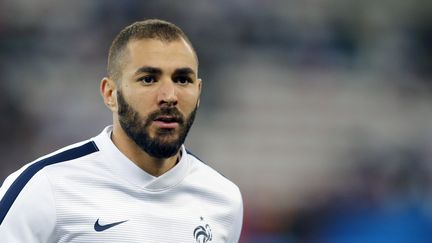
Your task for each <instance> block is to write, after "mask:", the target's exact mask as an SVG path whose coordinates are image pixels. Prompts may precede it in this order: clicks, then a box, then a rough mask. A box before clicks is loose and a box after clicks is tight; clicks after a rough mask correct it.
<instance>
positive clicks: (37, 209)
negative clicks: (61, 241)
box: [0, 168, 56, 243]
mask: <svg viewBox="0 0 432 243" xmlns="http://www.w3.org/2000/svg"><path fill="white" fill-rule="evenodd" d="M24 171H25V168H22V169H21V170H19V171H17V172H15V173H13V174H11V175H10V176H9V177H8V178H6V180H5V182H4V183H3V185H2V186H1V188H0V239H1V241H2V242H17V243H18V242H32V243H33V242H34V243H47V242H50V241H49V239H50V237H51V235H52V232H53V231H54V227H55V220H56V218H55V217H56V216H55V204H54V196H53V194H52V189H51V185H50V183H49V181H48V178H47V176H46V174H45V171H44V170H40V171H39V172H38V173H36V174H35V175H33V176H32V177H31V178H25V173H24Z"/></svg>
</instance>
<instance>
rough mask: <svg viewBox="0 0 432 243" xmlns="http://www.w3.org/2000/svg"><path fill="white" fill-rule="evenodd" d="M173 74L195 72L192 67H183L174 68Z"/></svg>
mask: <svg viewBox="0 0 432 243" xmlns="http://www.w3.org/2000/svg"><path fill="white" fill-rule="evenodd" d="M174 75H195V72H194V70H192V68H188V67H184V68H178V69H176V70H175V71H174Z"/></svg>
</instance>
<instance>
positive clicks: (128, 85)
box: [100, 39, 202, 176]
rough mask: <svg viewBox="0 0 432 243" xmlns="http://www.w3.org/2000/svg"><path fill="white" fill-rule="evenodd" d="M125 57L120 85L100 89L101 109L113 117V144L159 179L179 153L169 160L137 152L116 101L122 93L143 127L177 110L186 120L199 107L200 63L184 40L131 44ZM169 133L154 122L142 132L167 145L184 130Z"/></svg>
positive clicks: (103, 83)
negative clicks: (157, 115) (159, 115)
mask: <svg viewBox="0 0 432 243" xmlns="http://www.w3.org/2000/svg"><path fill="white" fill-rule="evenodd" d="M125 51H126V55H124V56H123V57H122V60H121V61H122V62H123V65H122V75H121V80H120V81H119V82H115V81H114V80H112V79H110V78H109V77H105V78H103V79H102V81H101V85H100V91H101V94H102V97H103V99H104V103H105V104H106V106H107V107H108V108H109V109H110V110H111V111H112V113H113V134H112V140H113V142H114V144H115V145H116V146H117V147H118V148H119V150H120V151H121V152H122V153H124V154H125V155H126V156H127V157H128V158H129V159H130V160H131V161H133V162H134V163H135V164H136V165H138V166H139V167H140V168H141V169H143V170H144V171H146V172H147V173H149V174H151V175H153V176H160V175H162V174H164V173H165V172H167V171H168V170H170V169H171V168H172V167H174V166H175V163H176V161H177V159H178V158H179V151H177V152H176V153H175V154H174V155H172V156H169V157H166V158H158V157H154V156H152V155H150V154H148V153H147V152H145V151H144V150H143V149H142V148H141V147H140V146H138V145H137V143H135V142H134V141H133V139H131V138H130V137H129V136H128V135H127V133H126V132H125V130H124V129H123V128H122V126H121V124H120V121H119V118H121V116H119V113H118V111H119V103H118V97H117V96H118V94H119V92H120V93H121V95H122V98H123V100H124V101H125V102H126V103H127V104H128V106H129V107H130V108H131V109H133V110H134V111H135V112H136V114H137V115H138V121H141V122H140V123H141V124H142V125H143V126H144V124H146V123H148V122H149V121H148V118H149V115H151V114H154V113H158V112H161V111H162V110H164V109H170V108H175V109H176V110H178V111H179V113H180V114H181V115H182V116H183V118H185V119H186V118H188V117H190V115H191V114H192V113H193V111H194V110H195V109H196V108H197V107H198V106H199V97H200V94H201V84H202V82H201V79H199V78H198V76H197V75H198V62H197V59H196V56H195V53H194V51H193V50H192V48H191V47H190V46H189V45H188V44H187V43H186V42H185V41H184V40H183V39H179V40H176V41H172V42H163V41H160V40H157V39H141V40H131V41H129V43H128V45H127V46H126V50H125ZM185 70H186V71H187V72H184V71H185ZM153 71H156V72H153ZM182 71H183V72H182ZM185 123H186V121H185ZM165 125H166V124H165ZM173 127H174V128H169V129H167V128H166V127H163V124H162V125H161V124H160V123H158V122H155V121H153V122H150V123H149V124H147V129H146V130H147V132H148V136H149V137H150V138H152V139H158V141H161V142H162V143H171V142H173V141H174V140H176V139H179V136H180V131H181V127H182V126H181V125H180V124H178V125H175V124H174V126H173Z"/></svg>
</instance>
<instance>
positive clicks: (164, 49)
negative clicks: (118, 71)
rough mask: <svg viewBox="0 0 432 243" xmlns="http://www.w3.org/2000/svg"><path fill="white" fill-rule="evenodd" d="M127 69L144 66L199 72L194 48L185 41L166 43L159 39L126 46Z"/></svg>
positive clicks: (143, 40)
mask: <svg viewBox="0 0 432 243" xmlns="http://www.w3.org/2000/svg"><path fill="white" fill-rule="evenodd" d="M126 51H127V56H128V58H127V61H126V62H127V63H126V65H125V67H126V69H131V68H132V69H136V68H140V67H143V66H151V67H158V68H162V69H165V68H174V69H175V68H182V67H189V68H191V69H193V70H195V71H197V70H196V69H197V66H198V63H197V58H196V55H195V52H194V50H193V49H192V47H191V46H190V45H189V44H188V43H187V42H186V41H185V40H183V39H179V40H175V41H170V42H165V41H160V40H157V39H139V40H131V41H129V43H128V44H127V46H126Z"/></svg>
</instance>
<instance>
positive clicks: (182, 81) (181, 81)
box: [173, 76, 193, 85]
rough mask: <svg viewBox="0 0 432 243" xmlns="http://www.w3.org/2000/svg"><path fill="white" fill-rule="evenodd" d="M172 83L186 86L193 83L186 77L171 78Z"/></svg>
mask: <svg viewBox="0 0 432 243" xmlns="http://www.w3.org/2000/svg"><path fill="white" fill-rule="evenodd" d="M173 81H174V82H175V83H178V84H182V85H186V84H189V83H193V81H192V79H191V78H190V77H188V76H177V77H174V78H173Z"/></svg>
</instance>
